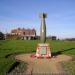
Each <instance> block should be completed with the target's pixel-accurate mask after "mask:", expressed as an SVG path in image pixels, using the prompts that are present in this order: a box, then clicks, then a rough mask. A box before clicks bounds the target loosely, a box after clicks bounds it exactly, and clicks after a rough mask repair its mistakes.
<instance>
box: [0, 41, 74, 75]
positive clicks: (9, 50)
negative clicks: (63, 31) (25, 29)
mask: <svg viewBox="0 0 75 75" xmlns="http://www.w3.org/2000/svg"><path fill="white" fill-rule="evenodd" d="M39 42H40V41H38V40H30V41H28V40H4V41H2V40H0V75H4V73H6V72H7V71H8V69H9V68H10V66H11V65H12V64H13V63H14V62H15V60H14V59H11V58H5V57H6V56H7V55H8V54H14V53H31V52H35V51H36V47H37V44H38V43H39ZM46 42H47V43H49V44H50V47H51V51H52V52H57V51H62V53H63V54H68V55H72V56H75V42H74V41H50V40H47V41H46Z"/></svg>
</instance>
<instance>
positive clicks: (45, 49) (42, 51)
mask: <svg viewBox="0 0 75 75" xmlns="http://www.w3.org/2000/svg"><path fill="white" fill-rule="evenodd" d="M35 56H36V57H37V58H50V57H51V51H50V47H49V44H47V43H45V44H42V43H40V44H38V46H37V50H36V55H35Z"/></svg>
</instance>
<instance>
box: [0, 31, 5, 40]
mask: <svg viewBox="0 0 75 75" xmlns="http://www.w3.org/2000/svg"><path fill="white" fill-rule="evenodd" d="M0 40H4V34H3V33H2V32H0Z"/></svg>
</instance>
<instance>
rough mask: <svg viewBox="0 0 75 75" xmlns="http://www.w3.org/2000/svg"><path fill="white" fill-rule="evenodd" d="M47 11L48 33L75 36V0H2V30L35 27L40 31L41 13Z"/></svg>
mask: <svg viewBox="0 0 75 75" xmlns="http://www.w3.org/2000/svg"><path fill="white" fill-rule="evenodd" d="M42 12H45V13H47V14H48V15H47V18H46V27H47V35H55V36H57V37H60V38H65V37H75V0H0V31H2V32H3V33H6V32H10V30H11V29H14V28H18V27H20V28H31V29H32V28H35V29H36V31H37V34H38V35H39V33H40V25H41V23H40V17H39V14H40V13H42Z"/></svg>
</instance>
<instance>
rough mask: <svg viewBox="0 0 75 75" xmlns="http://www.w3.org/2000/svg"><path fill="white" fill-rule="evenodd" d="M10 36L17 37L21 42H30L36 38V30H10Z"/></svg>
mask: <svg viewBox="0 0 75 75" xmlns="http://www.w3.org/2000/svg"><path fill="white" fill-rule="evenodd" d="M10 34H11V36H14V35H15V36H18V37H20V38H21V39H23V40H31V39H35V38H36V30H35V29H25V28H17V29H13V30H11V33H10Z"/></svg>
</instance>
